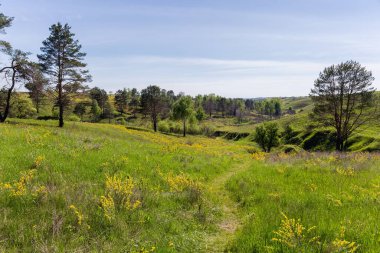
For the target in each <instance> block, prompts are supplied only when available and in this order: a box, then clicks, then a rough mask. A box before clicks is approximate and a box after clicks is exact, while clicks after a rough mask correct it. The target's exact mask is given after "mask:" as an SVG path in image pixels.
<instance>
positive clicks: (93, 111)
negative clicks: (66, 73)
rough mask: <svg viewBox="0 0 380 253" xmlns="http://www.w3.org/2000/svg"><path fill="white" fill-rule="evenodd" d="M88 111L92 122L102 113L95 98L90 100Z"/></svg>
mask: <svg viewBox="0 0 380 253" xmlns="http://www.w3.org/2000/svg"><path fill="white" fill-rule="evenodd" d="M90 113H91V116H92V120H93V121H94V122H96V121H98V120H99V117H100V115H101V114H102V109H101V108H100V107H99V105H98V102H97V101H96V100H95V99H93V100H92V104H91V110H90Z"/></svg>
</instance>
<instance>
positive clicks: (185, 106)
mask: <svg viewBox="0 0 380 253" xmlns="http://www.w3.org/2000/svg"><path fill="white" fill-rule="evenodd" d="M193 114H194V102H193V100H192V98H191V97H190V96H185V97H181V98H180V99H178V100H177V101H176V102H175V103H174V104H173V117H174V119H177V120H182V123H183V136H184V137H185V136H186V121H187V120H188V119H189V118H190V117H191V116H192V115H193Z"/></svg>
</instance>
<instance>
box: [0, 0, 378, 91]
mask: <svg viewBox="0 0 380 253" xmlns="http://www.w3.org/2000/svg"><path fill="white" fill-rule="evenodd" d="M0 3H1V7H0V10H1V12H3V13H4V14H5V15H7V16H13V17H14V18H15V19H14V22H13V25H12V27H10V28H8V29H7V30H6V34H5V35H3V34H1V35H0V37H1V39H3V40H7V41H9V42H11V43H12V45H13V46H14V47H15V48H19V49H22V50H24V51H29V52H31V53H33V55H34V56H32V58H33V59H35V58H36V57H35V55H36V54H38V53H39V52H40V47H41V45H42V41H43V40H44V39H46V38H47V37H48V35H49V27H50V26H51V25H52V24H54V23H57V22H58V21H59V22H62V23H68V24H69V25H70V26H71V27H72V31H73V32H74V33H75V34H76V38H77V39H78V40H79V42H80V43H81V44H82V47H83V51H84V52H86V53H87V56H86V58H85V61H86V63H88V69H89V71H90V73H91V75H92V77H93V78H92V79H93V81H92V83H90V84H89V85H90V87H94V86H98V87H101V88H103V89H105V90H107V91H113V92H114V91H116V90H118V89H122V88H133V87H135V88H138V89H142V88H145V87H146V86H148V85H158V86H160V87H161V88H165V89H166V90H174V91H175V92H176V93H178V92H180V91H182V92H185V93H186V94H189V95H196V94H209V93H215V94H218V95H222V96H227V97H242V98H252V97H278V96H307V95H308V94H309V92H310V89H311V88H312V86H313V83H314V80H315V79H316V78H317V77H318V74H319V72H320V71H322V70H323V68H324V67H327V66H330V65H332V64H338V63H341V62H343V61H347V60H356V61H359V62H360V63H361V64H362V65H364V66H366V67H367V69H368V70H371V71H372V72H373V75H374V77H375V78H378V79H376V81H375V83H374V85H375V87H376V88H378V89H379V88H380V82H379V81H378V80H380V0H361V1H357V0H134V1H133V0H107V1H104V0H103V1H98V0H60V1H57V0H33V1H30V0H2V1H0ZM378 84H379V85H378Z"/></svg>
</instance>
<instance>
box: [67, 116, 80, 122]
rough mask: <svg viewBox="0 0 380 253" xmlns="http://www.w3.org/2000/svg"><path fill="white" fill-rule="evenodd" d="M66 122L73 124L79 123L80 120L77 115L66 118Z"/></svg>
mask: <svg viewBox="0 0 380 253" xmlns="http://www.w3.org/2000/svg"><path fill="white" fill-rule="evenodd" d="M67 120H68V121H74V122H79V121H81V119H80V118H79V117H78V116H77V115H70V116H69V117H67Z"/></svg>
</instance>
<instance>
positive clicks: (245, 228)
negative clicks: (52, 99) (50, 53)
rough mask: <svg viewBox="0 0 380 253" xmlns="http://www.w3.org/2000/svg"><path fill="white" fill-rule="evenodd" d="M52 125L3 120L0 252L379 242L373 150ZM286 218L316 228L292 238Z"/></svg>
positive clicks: (282, 248) (372, 245) (379, 178)
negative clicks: (260, 149) (259, 144)
mask: <svg viewBox="0 0 380 253" xmlns="http://www.w3.org/2000/svg"><path fill="white" fill-rule="evenodd" d="M55 125H56V122H55V121H54V122H50V121H35V120H11V121H9V122H8V123H7V124H1V125H0V133H1V136H2V138H1V139H0V145H1V147H2V149H1V153H2V155H1V156H0V182H1V183H0V220H2V222H1V223H0V238H1V240H0V250H1V251H5V252H18V251H24V252H31V251H37V252H52V251H59V252H60V251H72V252H74V251H76V252H90V251H91V252H102V251H103V252H121V251H125V252H223V251H224V250H227V249H228V250H230V251H231V252H263V251H266V250H271V251H273V252H293V250H296V249H299V248H298V247H301V248H303V249H308V250H307V251H308V252H311V251H313V250H316V249H317V248H318V249H323V250H328V251H329V252H338V251H337V250H338V248H339V247H346V248H347V250H349V249H351V250H352V249H353V248H356V247H357V246H358V249H359V251H360V252H376V250H377V249H378V248H379V247H380V234H379V232H378V230H377V227H376V226H377V221H378V220H379V219H380V216H379V214H380V209H379V205H378V203H379V196H380V191H379V184H380V170H379V166H378V165H379V159H380V156H379V155H377V154H360V153H357V154H351V155H350V154H345V155H340V154H333V153H332V154H322V153H321V154H312V153H303V152H301V153H299V154H297V155H296V154H292V155H286V154H283V153H278V154H271V155H266V154H263V153H254V150H255V149H254V148H253V146H252V145H251V144H246V143H244V142H233V141H227V140H225V139H223V138H216V139H211V138H206V137H201V136H189V137H186V138H182V137H177V136H170V135H164V134H160V133H152V132H150V131H138V130H132V129H128V128H126V127H124V126H117V125H106V124H91V123H67V125H66V126H65V128H63V129H60V128H57V127H55ZM285 215H286V216H285ZM293 219H294V220H293ZM298 219H300V220H298ZM288 223H290V224H293V225H294V226H305V227H306V228H310V227H314V226H316V227H315V228H314V229H311V230H310V231H309V230H308V231H309V232H308V231H306V230H305V231H301V233H302V234H300V235H299V236H300V237H298V238H301V239H300V240H301V241H302V243H301V244H299V245H298V244H297V245H296V246H294V247H293V246H289V244H287V243H286V241H287V240H288V241H290V242H292V241H293V240H295V237H294V236H296V235H295V234H292V231H287V232H288V233H289V234H283V233H276V231H282V229H286V224H288ZM293 225H292V226H293ZM284 226H285V227H284ZM302 230H303V229H302ZM342 231H343V232H342ZM314 237H315V239H313V240H312V241H311V238H314ZM276 238H277V239H276ZM297 240H298V239H297Z"/></svg>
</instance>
